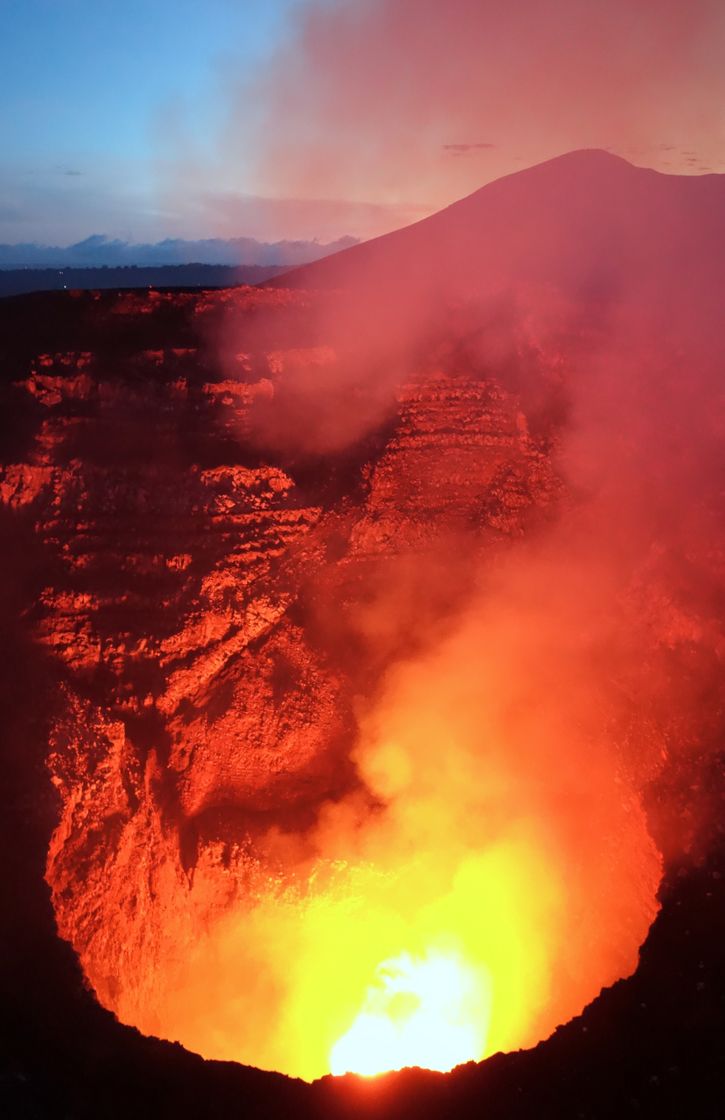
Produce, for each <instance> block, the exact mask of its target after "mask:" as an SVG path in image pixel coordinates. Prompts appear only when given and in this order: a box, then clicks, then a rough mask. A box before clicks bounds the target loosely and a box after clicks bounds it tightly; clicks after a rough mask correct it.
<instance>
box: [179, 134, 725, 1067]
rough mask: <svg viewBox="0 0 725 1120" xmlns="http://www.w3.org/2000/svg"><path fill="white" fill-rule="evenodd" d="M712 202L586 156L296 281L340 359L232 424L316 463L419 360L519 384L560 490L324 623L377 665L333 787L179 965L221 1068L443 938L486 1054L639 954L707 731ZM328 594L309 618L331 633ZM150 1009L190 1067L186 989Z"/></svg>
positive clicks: (693, 190)
mask: <svg viewBox="0 0 725 1120" xmlns="http://www.w3.org/2000/svg"><path fill="white" fill-rule="evenodd" d="M724 195H725V192H724V190H723V185H722V183H721V182H720V181H717V180H703V181H701V182H696V181H690V182H686V183H683V182H682V181H680V180H678V179H674V178H667V177H663V176H660V175H658V174H656V173H653V172H645V171H640V170H637V169H633V168H631V167H628V166H627V165H626V164H623V163H622V162H621V161H619V160H616V159H614V158H613V157H607V156H604V155H602V154H597V153H591V154H582V155H578V156H572V157H568V158H564V159H561V160H557V161H554V162H553V163H551V164H549V165H545V166H543V167H541V168H537V169H534V170H533V171H531V172H529V173H525V174H522V175H520V176H517V177H515V178H513V179H508V180H505V181H504V182H502V183H497V184H494V185H493V186H492V187H489V188H487V189H485V190H484V191H483V192H481V193H480V194H479V195H477V196H473V197H472V198H471V199H468V200H465V201H464V203H462V204H460V206H459V207H454V208H452V209H451V210H450V211H448V212H446V213H444V214H443V215H440V216H439V217H436V218H434V219H431V220H429V221H428V222H424V223H422V224H421V225H419V226H418V227H414V228H413V229H410V230H405V231H403V232H402V233H400V234H398V235H395V236H391V237H389V238H385V239H382V240H381V241H380V242H377V243H373V244H372V245H368V246H362V247H360V248H357V249H354V250H351V251H349V252H347V253H346V254H343V255H341V256H340V257H338V258H336V259H333V260H331V261H328V262H322V263H321V264H319V265H316V266H314V267H313V268H311V269H308V270H304V271H303V273H302V276H301V282H304V283H310V284H311V286H312V287H315V288H316V289H317V295H316V297H315V298H316V304H315V320H314V329H313V335H314V337H315V340H316V341H318V342H321V341H324V342H326V344H327V345H328V346H329V347H330V352H331V353H332V354H333V355H336V357H334V358H333V359H330V360H328V361H326V362H323V363H322V364H321V365H320V364H318V365H317V366H314V364H313V367H312V369H310V365H309V363H307V364H305V362H304V361H302V360H300V362H299V363H298V364H297V365H295V364H294V363H293V364H292V365H291V366H290V368H289V369H288V370H286V371H283V372H282V373H281V374H280V376H279V378H278V380H277V382H276V384H275V392H276V393H277V397H276V401H277V402H279V401H280V398H281V400H282V404H283V405H288V406H289V412H288V414H287V416H286V419H284V420H283V422H281V421H280V416H279V414H277V416H276V417H275V416H274V410H273V409H268V410H267V411H265V412H259V413H258V414H257V415H256V419H255V418H254V417H253V422H254V423H256V429H255V431H256V439H257V440H258V442H259V443H260V444H261V445H262V446H263V447H267V448H269V447H273V448H274V449H275V451H276V452H277V453H279V454H281V455H288V456H291V457H292V458H293V459H294V458H295V457H297V458H299V457H300V456H302V457H304V456H305V455H323V456H324V455H334V454H338V453H339V452H340V451H341V450H344V449H345V448H348V449H349V447H350V445H351V444H354V443H355V441H357V440H360V439H362V438H365V437H366V436H368V435H369V434H370V433H371V432H373V431H374V430H375V429H376V427H377V426H379V425H380V424H381V423H382V422H383V420H384V419H385V418H386V417H387V415H388V409H389V407H390V402H391V401H392V400H393V399H394V396H395V393H396V391H397V389H398V387H399V385H400V383H401V380H402V379H404V378H405V377H407V376H408V375H409V374H410V373H411V371H414V370H418V371H421V370H425V369H426V368H430V369H436V368H439V367H440V366H443V368H444V369H445V371H446V372H447V374H448V375H449V376H450V377H451V378H452V379H455V377H456V376H457V375H459V374H461V373H463V374H471V373H473V374H474V375H476V376H479V377H481V376H493V377H495V378H496V379H498V380H499V381H500V382H501V383H502V384H503V385H505V386H507V387H508V389H509V391H511V392H513V393H515V394H516V395H517V396H518V399H519V401H520V404H521V407H522V409H523V411H524V412H525V413H526V414H527V415H528V417H529V422H530V425H531V428H532V431H533V433H534V438H536V439H538V440H540V441H541V443H542V446H546V447H547V448H548V452H549V454H550V455H551V456H553V457H554V459H555V462H556V464H557V467H558V470H559V473H560V475H561V477H562V479H563V480H564V483H565V494H566V497H565V498H564V500H563V501H562V503H561V507H560V509H559V512H558V516H557V518H556V520H554V521H553V522H550V523H549V524H548V526H547V527H546V528H545V529H540V530H539V532H538V534H537V535H536V536H535V537H534V538H532V539H531V540H529V541H527V542H524V543H520V544H518V545H511V546H510V547H509V548H508V549H503V550H502V549H499V550H498V551H497V553H496V555H495V556H494V557H491V556H488V555H487V554H486V553H485V552H484V553H483V554H481V552H480V551H479V550H478V546H477V543H476V529H475V527H474V528H473V530H472V532H471V536H470V537H469V538H468V539H466V537H465V536H460V535H459V536H457V537H456V538H455V550H454V551H451V554H450V555H449V556H448V557H444V558H443V559H441V555H440V553H439V554H438V555H437V556H435V559H431V557H427V558H425V559H423V558H421V557H417V556H415V555H409V556H407V557H406V556H404V557H403V558H402V559H401V560H399V561H398V562H396V563H394V564H387V563H386V564H382V563H381V567H380V580H379V587H378V593H377V594H376V595H374V596H372V597H371V598H370V599H369V600H368V601H366V602H361V603H360V604H359V606H358V610H357V614H355V612H354V611H353V614H352V623H351V624H349V625H351V626H352V630H353V631H355V630H356V631H357V635H358V637H360V635H362V641H359V642H358V644H357V645H356V647H355V648H356V649H358V650H360V651H361V654H360V656H361V658H362V659H363V660H367V661H369V663H370V665H373V666H374V670H375V671H374V673H373V676H374V677H377V679H378V686H377V687H376V688H374V689H373V690H372V691H370V690H368V692H367V694H366V696H365V697H364V698H362V699H361V701H360V708H359V736H358V740H357V743H356V744H355V747H354V752H353V761H354V763H355V766H356V768H357V773H358V778H359V782H358V786H357V787H356V788H355V789H354V790H353V791H351V792H349V793H347V794H346V795H344V796H342V797H339V796H338V797H337V798H336V799H332V800H330V801H328V802H327V803H325V804H323V805H322V806H321V807H320V811H319V814H318V817H317V820H316V822H315V824H314V826H312V827H311V828H309V829H308V831H306V832H304V833H303V834H296V833H290V832H289V831H285V830H284V829H281V830H280V829H276V828H275V829H271V830H270V831H269V832H268V833H267V834H266V835H265V836H263V837H260V839H259V850H260V852H261V853H263V854H264V857H265V860H266V861H267V864H268V866H269V867H272V868H276V869H277V874H278V876H279V878H278V879H275V880H274V881H273V882H272V883H271V884H270V883H269V882H266V883H262V884H261V885H260V887H259V891H258V893H257V894H256V895H255V897H254V900H253V903H252V904H251V907H250V909H249V911H248V912H247V913H245V915H244V918H243V919H241V918H240V916H239V914H238V913H233V914H230V916H229V918H228V920H225V922H224V923H222V924H221V925H220V926H219V927H218V928H217V930H216V931H215V933H214V937H213V953H211V954H209V956H208V960H207V963H206V965H203V964H202V963H201V962H197V965H198V968H199V975H202V976H203V977H204V987H205V996H204V998H205V999H206V998H208V992H209V991H212V992H214V991H216V992H217V993H218V997H219V998H218V1000H217V999H216V998H215V1000H214V1003H215V1006H217V1007H218V1008H225V1009H224V1010H221V1011H219V1015H218V1018H217V1021H216V1028H215V1029H216V1031H217V1038H216V1042H215V1043H214V1045H213V1046H212V1048H211V1052H213V1053H215V1054H216V1055H217V1056H239V1055H240V1054H241V1055H243V1056H244V1057H245V1058H246V1059H247V1060H251V1061H254V1062H256V1063H258V1064H261V1065H267V1066H274V1067H276V1068H285V1069H288V1070H292V1071H295V1072H302V1073H304V1074H305V1075H309V1072H310V1071H312V1072H313V1073H314V1072H324V1069H325V1068H326V1067H325V1061H326V1054H327V1052H328V1051H329V1046H330V1044H331V1043H332V1042H333V1041H334V1039H335V1037H337V1036H339V1034H340V1033H341V1032H343V1031H344V1030H345V1029H346V1026H347V1025H348V1024H349V1020H350V1018H351V1017H352V1016H353V1015H354V1013H355V1010H356V1000H357V1001H358V1005H359V1001H360V998H361V991H362V990H364V985H365V977H366V976H370V975H371V974H372V972H373V971H374V969H375V966H376V965H377V964H379V962H380V961H381V960H384V959H385V958H386V957H390V956H394V955H395V953H396V952H399V951H400V950H401V949H405V950H407V951H412V952H415V951H418V952H424V951H425V949H426V948H427V947H429V946H430V944H431V943H433V944H438V943H439V942H440V941H441V939H443V941H445V939H446V938H449V939H453V941H454V942H455V945H456V948H457V949H461V950H462V951H463V952H464V954H465V956H466V957H467V959H468V960H470V961H471V962H472V967H474V968H475V969H476V970H477V972H480V971H482V970H485V969H486V968H491V970H492V974H493V976H494V980H495V984H494V993H493V999H492V1001H491V1019H490V1023H489V1034H488V1041H487V1045H489V1046H492V1047H507V1046H517V1045H524V1044H527V1043H531V1042H533V1041H535V1040H536V1039H537V1038H541V1037H543V1036H545V1035H546V1034H547V1033H548V1032H549V1031H551V1030H552V1029H553V1028H554V1027H555V1026H556V1024H557V1023H558V1022H561V1021H563V1020H564V1019H566V1018H569V1017H570V1016H571V1015H573V1014H575V1013H576V1012H577V1011H579V1010H580V1009H581V1008H582V1007H583V1005H584V1004H585V1003H586V1002H587V1001H588V1000H589V999H591V998H593V996H594V995H596V993H597V992H598V990H599V989H600V988H601V987H602V986H603V985H605V984H607V983H611V982H613V981H614V980H615V979H617V978H618V977H620V976H623V975H626V974H627V973H628V972H630V971H631V970H632V969H633V968H634V967H635V965H636V960H637V950H638V947H639V945H640V944H641V942H642V940H643V939H644V936H645V933H646V930H647V928H648V926H649V923H650V922H651V920H652V917H653V914H654V912H655V909H656V892H657V888H658V884H659V878H660V874H661V861H662V857H663V856H664V857H665V859H666V860H677V859H681V858H683V856H684V855H685V854H686V853H687V852H694V853H697V852H698V851H701V850H702V846H703V845H706V844H707V842H708V820H707V816H706V813H705V806H704V804H703V803H702V802H701V801H700V800H698V797H697V794H696V793H693V792H692V787H693V786H695V787H696V786H697V784H698V779H699V775H700V774H701V768H702V766H703V765H704V764H705V763H706V762H707V761H708V759H709V758H710V757H712V752H713V750H714V749H716V748H717V744H718V742H719V741H721V736H722V711H723V696H722V685H721V666H722V657H723V652H725V635H723V628H722V622H721V617H722V615H721V611H720V610H719V604H721V603H722V602H723V593H724V592H725V587H724V586H723V583H724V579H723V555H724V554H725V540H724V539H723V529H722V524H723V521H722V494H721V479H722V477H723V466H725V464H724V463H723V455H724V452H723V443H722V422H723V388H722V380H721V371H722V368H723V364H724V359H725V354H724V352H723V351H724V349H725V345H724V340H723V338H722V336H721V333H720V330H719V319H718V306H719V299H720V292H721V291H722V281H723V265H722V261H721V260H720V256H719V254H718V252H717V249H716V246H717V245H719V244H720V243H722V237H721V234H722V231H723V223H724V222H725V206H724V205H723V202H724V200H725V199H724ZM328 358H329V354H328ZM285 378H286V379H287V384H285ZM285 393H286V394H287V398H286V401H285V396H284V394H285ZM330 400H332V402H333V405H334V407H329V406H330ZM361 401H362V402H363V404H364V407H361V403H360V402H361ZM283 414H284V408H283ZM321 415H322V416H324V422H322V423H321V422H320V416H321ZM457 584H460V587H461V588H462V590H461V592H460V593H459V594H456V593H455V592H450V591H449V590H446V591H445V592H441V586H443V587H444V588H446V589H448V588H450V587H455V586H456V585H457ZM416 604H420V610H416ZM338 606H339V604H336V603H335V602H333V603H332V604H331V605H328V612H327V615H325V614H324V613H323V614H322V615H321V617H320V619H319V620H318V622H319V626H320V628H321V630H322V632H323V633H324V632H325V631H327V632H328V636H329V638H330V642H331V643H332V644H333V645H334V643H335V642H337V643H339V646H340V648H342V646H344V644H345V641H346V638H347V637H349V633H348V634H347V635H346V633H345V630H344V627H342V629H341V630H340V631H336V630H335V625H334V622H333V615H334V613H335V610H336V608H337V607H338ZM411 631H412V636H411ZM406 637H408V638H409V639H410V640H408V641H406ZM683 799H684V800H685V801H686V802H687V804H688V812H687V814H686V816H685V818H684V819H683V817H682V815H681V814H680V812H679V808H680V806H681V804H682V802H683ZM653 837H654V838H655V839H656V843H655V840H654V839H653ZM285 883H286V884H287V886H284V885H283V884H285ZM206 951H207V950H206V949H205V950H204V952H205V953H206ZM210 960H211V961H212V962H213V963H209V961H210ZM235 975H238V976H239V982H238V985H237V990H239V991H240V992H241V991H245V992H246V994H245V996H244V997H243V998H242V997H239V998H240V1002H238V1003H235V1004H234V1005H233V1006H232V1009H231V1010H232V1013H233V1014H232V1018H233V1021H231V1020H230V1019H229V1015H228V1012H229V1011H230V1007H229V1006H228V1005H226V1004H225V1001H224V998H223V991H224V988H225V987H226V986H228V985H229V984H230V983H233V977H234V976H235ZM250 975H252V976H254V977H255V981H254V986H253V988H252V989H249V987H248V983H247V979H246V978H247V977H248V976H250ZM330 991H334V992H335V993H336V998H337V997H338V996H339V1000H338V1006H336V1007H335V1008H329V1015H328V1017H327V1018H325V1014H326V1013H323V1011H322V1010H321V1008H322V1007H323V1004H325V1000H326V998H327V997H326V996H324V995H323V994H322V993H323V992H330ZM169 1001H170V1006H171V1008H172V1021H173V1022H175V1023H177V1024H178V1023H181V1022H185V1023H186V1031H187V1033H186V1034H185V1035H184V1036H183V1037H185V1038H186V1039H187V1040H188V1041H189V1042H190V1043H191V1044H192V1045H194V1044H196V1045H198V1046H199V1048H200V1049H203V1050H204V1052H206V1053H209V1052H210V1047H209V1041H208V1038H206V1037H205V1038H204V1039H203V1040H202V1041H197V1042H196V1043H195V1039H197V1038H198V1037H199V1032H198V1028H197V1027H195V1026H194V1016H195V1014H196V1011H195V1006H196V1005H195V1004H194V1002H193V1000H192V1001H191V1004H189V999H188V993H187V992H186V991H185V989H184V987H183V985H179V987H178V991H175V993H173V994H172V995H170V997H169ZM260 1004H263V1005H265V1006H267V1007H269V1008H270V1014H271V1021H273V1022H274V1023H275V1024H276V1027H275V1030H274V1031H272V1032H264V1033H263V1035H262V1036H260V1035H259V1033H258V1032H256V1031H255V1030H254V1029H253V1028H252V1027H250V1022H251V1016H252V1015H253V1009H254V1008H256V1007H259V1006H260ZM190 1006H191V1011H190V1010H189V1007H190ZM325 1006H326V1005H325ZM312 1009H315V1010H314V1013H313V1010H312ZM314 1016H317V1017H318V1020H319V1021H320V1022H322V1021H323V1020H324V1022H325V1024H326V1025H325V1027H324V1030H323V1031H322V1034H321V1036H318V1037H316V1038H314V1039H313V1038H312V1037H311V1036H310V1031H309V1023H310V1022H311V1019H312V1018H314ZM346 1016H347V1018H346ZM240 1024H241V1025H240ZM290 1055H294V1057H293V1058H292V1059H290Z"/></svg>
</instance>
